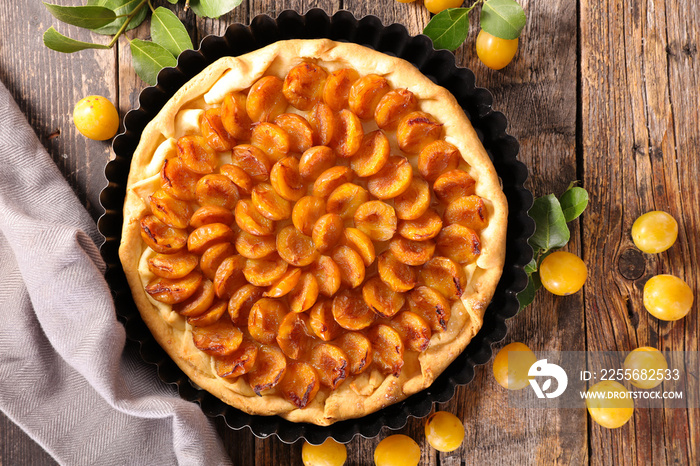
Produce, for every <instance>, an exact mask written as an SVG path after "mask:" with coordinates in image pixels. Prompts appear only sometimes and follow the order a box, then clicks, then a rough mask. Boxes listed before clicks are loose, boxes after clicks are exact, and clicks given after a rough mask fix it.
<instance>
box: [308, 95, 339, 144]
mask: <svg viewBox="0 0 700 466" xmlns="http://www.w3.org/2000/svg"><path fill="white" fill-rule="evenodd" d="M307 118H308V119H309V124H310V125H311V128H313V130H314V144H315V145H317V146H328V145H330V144H331V142H332V141H333V138H334V137H335V135H336V132H337V131H338V124H339V119H338V116H337V115H336V114H335V113H333V110H331V108H330V107H329V106H328V105H326V104H324V103H323V102H319V103H317V104H316V105H314V108H312V109H311V111H310V112H309V114H308V116H307Z"/></svg>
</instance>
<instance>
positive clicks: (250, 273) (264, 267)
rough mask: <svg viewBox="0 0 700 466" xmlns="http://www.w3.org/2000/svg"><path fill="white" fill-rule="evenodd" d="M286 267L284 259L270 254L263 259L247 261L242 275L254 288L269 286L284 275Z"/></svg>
mask: <svg viewBox="0 0 700 466" xmlns="http://www.w3.org/2000/svg"><path fill="white" fill-rule="evenodd" d="M288 267H289V265H288V264H287V262H285V261H284V259H282V258H281V257H280V256H278V255H277V254H275V253H272V254H270V255H269V256H267V257H266V258H264V259H248V260H247V261H246V264H245V268H244V269H243V275H245V278H246V280H248V282H249V283H252V284H253V285H255V286H270V285H272V284H273V283H275V282H276V281H277V280H279V279H280V278H281V277H282V275H284V273H285V272H286V271H287V268H288Z"/></svg>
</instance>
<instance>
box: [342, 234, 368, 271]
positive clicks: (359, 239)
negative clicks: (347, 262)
mask: <svg viewBox="0 0 700 466" xmlns="http://www.w3.org/2000/svg"><path fill="white" fill-rule="evenodd" d="M340 244H342V245H343V246H349V247H351V248H352V249H354V250H355V252H357V253H358V254H359V255H360V257H361V258H362V262H364V264H365V267H369V266H370V265H372V262H374V259H375V258H376V257H377V256H376V253H375V250H374V243H372V238H370V237H369V236H367V235H366V234H365V233H363V232H362V231H360V230H358V229H357V228H346V229H345V230H343V237H342V238H341V240H340Z"/></svg>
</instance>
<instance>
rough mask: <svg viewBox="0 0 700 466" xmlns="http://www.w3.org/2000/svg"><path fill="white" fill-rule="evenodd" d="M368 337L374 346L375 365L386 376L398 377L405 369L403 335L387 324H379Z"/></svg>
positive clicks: (371, 329)
mask: <svg viewBox="0 0 700 466" xmlns="http://www.w3.org/2000/svg"><path fill="white" fill-rule="evenodd" d="M367 337H368V338H369V341H370V343H371V344H372V349H373V350H374V355H373V357H372V359H373V361H374V363H375V364H376V365H377V366H378V368H379V370H380V371H381V372H382V373H384V374H391V375H393V376H395V377H398V376H399V374H401V368H402V367H403V353H404V344H403V340H401V335H399V333H398V332H397V331H396V330H394V329H393V328H391V327H390V326H388V325H385V324H377V325H375V326H373V327H372V328H370V329H369V331H368V332H367Z"/></svg>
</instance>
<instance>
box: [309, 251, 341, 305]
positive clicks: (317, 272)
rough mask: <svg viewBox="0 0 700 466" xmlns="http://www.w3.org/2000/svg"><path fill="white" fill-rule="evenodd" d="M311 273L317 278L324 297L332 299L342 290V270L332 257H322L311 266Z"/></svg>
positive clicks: (320, 291)
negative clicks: (331, 297)
mask: <svg viewBox="0 0 700 466" xmlns="http://www.w3.org/2000/svg"><path fill="white" fill-rule="evenodd" d="M309 272H311V273H312V274H313V275H314V277H316V281H317V282H318V291H319V293H321V294H322V295H324V296H328V297H330V296H333V295H334V294H335V293H336V292H337V291H338V289H340V268H339V267H338V265H337V264H336V263H335V261H333V259H331V258H330V257H328V256H320V257H319V258H318V259H316V261H315V262H314V263H313V264H311V265H310V266H309Z"/></svg>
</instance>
